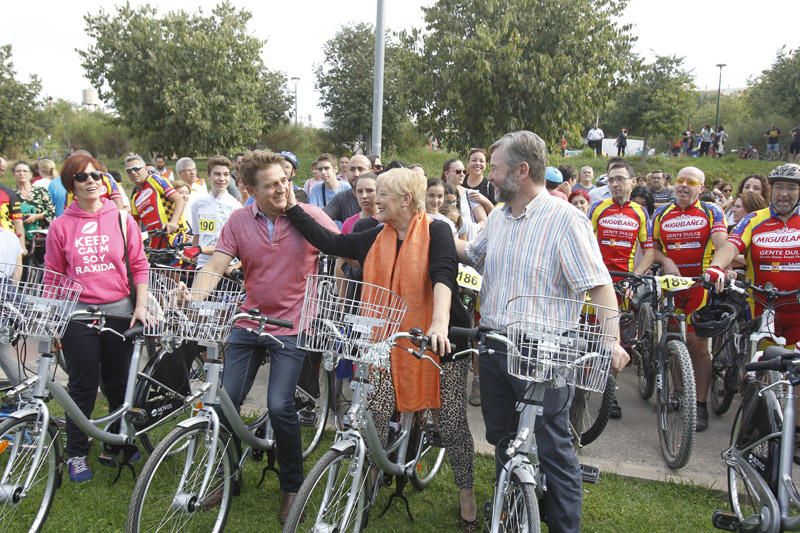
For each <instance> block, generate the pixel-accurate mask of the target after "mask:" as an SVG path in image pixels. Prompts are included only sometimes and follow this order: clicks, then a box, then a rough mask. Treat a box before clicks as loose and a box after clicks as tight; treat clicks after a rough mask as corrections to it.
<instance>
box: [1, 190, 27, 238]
mask: <svg viewBox="0 0 800 533" xmlns="http://www.w3.org/2000/svg"><path fill="white" fill-rule="evenodd" d="M15 220H22V202H20V201H19V196H17V193H15V192H14V191H12V190H11V189H9V188H8V187H6V186H5V185H3V184H1V183H0V228H4V229H7V230H9V231H13V232H15V233H16V230H15V229H14V221H15Z"/></svg>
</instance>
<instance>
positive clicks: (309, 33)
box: [0, 0, 800, 126]
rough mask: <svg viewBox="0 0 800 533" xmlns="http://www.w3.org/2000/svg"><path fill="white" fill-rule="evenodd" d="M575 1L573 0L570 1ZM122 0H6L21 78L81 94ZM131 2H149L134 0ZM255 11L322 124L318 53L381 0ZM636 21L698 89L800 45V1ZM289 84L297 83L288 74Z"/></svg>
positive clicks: (3, 35) (397, 25)
mask: <svg viewBox="0 0 800 533" xmlns="http://www.w3.org/2000/svg"><path fill="white" fill-rule="evenodd" d="M566 1H569V0H566ZM118 3H119V2H100V1H97V0H39V1H23V0H11V1H8V0H3V1H2V8H3V24H2V29H0V44H11V45H12V47H13V61H14V66H15V69H16V71H17V76H18V78H22V79H27V76H28V75H30V74H37V75H39V77H40V78H41V79H42V83H43V87H44V93H45V94H46V95H48V96H51V97H53V98H64V99H66V100H70V101H73V102H80V99H81V89H85V88H89V87H90V84H89V82H88V81H87V80H86V79H85V78H84V77H83V69H82V68H81V66H80V58H79V56H78V54H77V52H76V51H75V49H76V48H79V49H86V48H87V47H88V46H89V44H90V43H89V39H88V38H87V37H86V36H85V34H84V22H83V18H82V17H83V15H84V14H85V13H89V12H91V13H94V12H96V11H97V10H99V9H100V7H103V8H104V9H106V10H107V11H108V10H113V6H114V5H116V4H118ZM130 3H131V4H132V5H135V6H138V5H141V4H144V3H148V2H144V1H140V0H131V2H130ZM149 3H150V4H151V5H153V6H156V7H157V8H158V9H159V10H161V11H167V10H173V9H183V10H187V11H194V10H196V9H197V8H198V7H201V8H202V9H203V10H204V12H206V13H207V12H210V10H211V9H212V8H213V6H214V5H216V4H217V2H216V1H213V0H208V1H207V0H174V1H168V0H151V1H150V2H149ZM431 3H433V2H432V0H385V5H386V21H387V26H388V27H389V28H390V29H393V30H400V29H408V28H411V27H421V26H423V23H424V21H423V16H422V11H421V9H420V8H421V6H424V5H430V4H431ZM233 4H234V5H235V6H237V7H239V8H246V9H247V10H249V11H250V12H251V13H252V14H253V18H252V19H251V20H250V22H249V25H248V31H249V32H250V33H251V34H252V35H255V36H257V37H259V38H260V39H264V40H266V41H267V43H266V45H265V47H264V51H263V57H264V62H265V63H266V65H267V66H268V67H269V68H271V69H273V70H280V71H283V72H284V73H285V74H286V75H287V77H289V78H291V77H293V76H298V77H300V81H299V83H298V105H299V111H300V116H301V119H302V120H304V121H307V120H308V117H309V115H310V116H311V118H312V122H313V124H314V125H316V126H321V125H322V121H323V117H324V115H323V113H322V111H321V110H320V109H319V108H318V107H317V100H318V94H317V93H316V92H315V91H314V88H313V87H314V84H313V79H312V76H313V69H314V66H315V65H317V64H319V63H320V62H322V60H323V59H324V58H323V57H322V52H321V51H322V47H323V44H324V43H325V41H327V40H328V39H330V38H331V37H333V36H334V34H335V33H336V31H337V30H338V29H339V28H341V27H342V26H343V25H347V24H353V23H357V22H362V21H364V22H369V23H372V24H374V23H375V11H376V1H375V0H290V1H280V2H278V1H264V0H259V1H256V0H233ZM622 20H623V21H624V22H630V23H632V24H633V25H634V29H633V33H634V34H635V35H637V36H638V38H639V40H638V42H637V44H636V46H635V48H634V51H635V52H636V53H638V54H640V55H642V56H644V57H646V58H652V57H653V56H654V55H655V54H658V55H679V56H684V57H686V63H685V64H686V66H687V68H688V69H690V70H692V71H693V74H694V76H695V82H696V84H697V86H698V87H699V88H700V89H709V90H714V89H716V87H717V81H718V75H719V69H718V68H717V67H716V66H715V65H716V64H718V63H726V64H727V66H726V67H725V68H724V69H723V73H722V87H723V90H724V89H725V88H740V87H744V86H745V85H746V83H747V80H748V78H751V77H754V76H757V75H758V74H759V73H760V72H761V71H762V70H763V69H765V68H767V67H769V65H770V64H771V62H772V61H773V59H774V57H775V53H776V52H777V50H778V49H779V48H780V47H781V46H786V47H787V48H789V49H794V48H798V47H800V30H798V20H800V1H798V0H768V1H766V2H763V3H762V2H752V1H750V0H730V1H729V0H716V1H699V0H671V1H669V2H666V1H655V0H631V1H630V4H629V6H628V8H627V9H626V10H625V12H624V13H623V14H622ZM289 86H290V88H293V85H292V82H289Z"/></svg>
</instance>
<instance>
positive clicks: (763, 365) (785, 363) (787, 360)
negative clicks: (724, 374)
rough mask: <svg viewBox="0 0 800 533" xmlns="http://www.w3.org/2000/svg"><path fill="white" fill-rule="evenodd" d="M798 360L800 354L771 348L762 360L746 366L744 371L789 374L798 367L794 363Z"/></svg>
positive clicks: (779, 348) (785, 349)
mask: <svg viewBox="0 0 800 533" xmlns="http://www.w3.org/2000/svg"><path fill="white" fill-rule="evenodd" d="M796 359H800V353H798V352H796V351H794V350H790V349H787V348H783V347H781V346H770V347H768V348H767V349H766V350H764V355H762V356H761V360H759V361H756V362H754V363H747V364H745V365H744V369H745V370H747V371H748V372H759V371H763V370H774V371H776V372H787V371H789V370H791V369H792V368H794V367H795V366H796V365H795V363H794V361H795V360H796Z"/></svg>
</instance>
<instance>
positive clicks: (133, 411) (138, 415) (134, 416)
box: [125, 407, 147, 424]
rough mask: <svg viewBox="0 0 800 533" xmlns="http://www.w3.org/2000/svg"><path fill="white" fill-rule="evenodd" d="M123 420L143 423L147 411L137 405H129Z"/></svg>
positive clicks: (145, 419)
mask: <svg viewBox="0 0 800 533" xmlns="http://www.w3.org/2000/svg"><path fill="white" fill-rule="evenodd" d="M125 420H127V421H128V422H130V423H131V424H144V423H145V422H146V421H147V412H146V411H145V410H144V409H141V408H139V407H131V408H130V409H129V410H128V412H127V413H125Z"/></svg>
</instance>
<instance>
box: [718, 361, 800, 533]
mask: <svg viewBox="0 0 800 533" xmlns="http://www.w3.org/2000/svg"><path fill="white" fill-rule="evenodd" d="M759 355H760V354H759ZM745 370H746V371H748V373H749V374H748V377H747V378H746V379H745V385H744V389H743V395H742V396H743V399H742V406H741V407H740V409H739V412H738V413H737V415H736V419H735V420H734V424H733V428H732V430H731V445H730V448H728V449H727V450H725V451H724V452H722V459H723V460H724V462H725V465H726V467H727V470H728V494H729V499H730V504H731V509H732V512H726V511H719V510H718V511H715V512H714V514H713V515H712V519H711V521H712V524H713V525H714V527H716V528H718V529H724V530H727V531H763V532H769V533H772V532H777V531H797V530H800V515H795V516H791V515H790V512H791V506H795V507H797V506H800V493H798V491H797V487H796V486H795V484H794V482H793V481H792V463H793V454H794V448H795V416H796V412H795V394H794V389H795V387H796V386H797V385H798V384H800V354H798V352H796V351H794V350H788V349H786V348H782V347H780V346H770V347H769V348H767V349H766V350H765V351H764V353H763V356H762V357H761V358H760V360H759V361H755V362H750V363H747V364H746V365H745ZM754 372H767V373H780V374H786V378H785V379H780V380H777V381H773V382H772V383H769V384H764V383H762V382H761V381H760V380H759V379H757V378H756V377H755V376H753V375H751V374H753V373H754ZM781 387H785V388H786V398H785V401H783V402H781V401H780V400H779V398H778V394H776V392H775V389H777V388H781Z"/></svg>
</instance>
